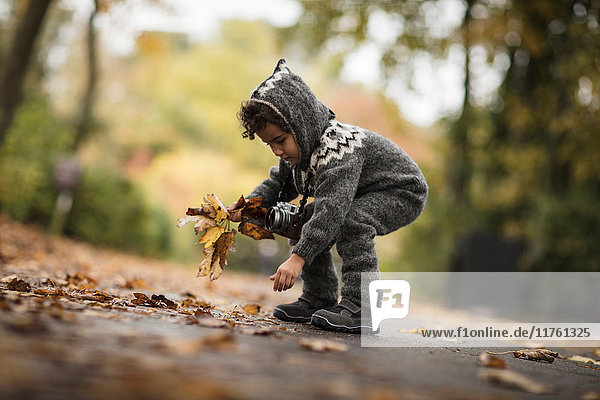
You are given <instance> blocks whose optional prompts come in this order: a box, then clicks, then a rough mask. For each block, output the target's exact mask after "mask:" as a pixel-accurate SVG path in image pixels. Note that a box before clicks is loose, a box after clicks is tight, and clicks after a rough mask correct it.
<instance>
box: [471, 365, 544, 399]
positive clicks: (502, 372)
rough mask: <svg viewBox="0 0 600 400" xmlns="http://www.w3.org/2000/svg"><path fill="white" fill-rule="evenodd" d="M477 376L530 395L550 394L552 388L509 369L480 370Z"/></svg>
mask: <svg viewBox="0 0 600 400" xmlns="http://www.w3.org/2000/svg"><path fill="white" fill-rule="evenodd" d="M477 376H478V377H480V378H482V379H487V380H489V381H492V382H494V383H498V384H501V385H505V386H508V387H513V388H517V389H520V390H523V391H525V392H529V393H535V394H544V393H550V392H551V391H552V390H551V389H550V387H548V386H546V385H544V384H541V383H539V382H536V381H534V380H532V379H530V378H527V377H526V376H524V375H521V374H518V373H516V372H514V371H510V370H507V369H483V368H482V369H480V370H479V371H478V373H477Z"/></svg>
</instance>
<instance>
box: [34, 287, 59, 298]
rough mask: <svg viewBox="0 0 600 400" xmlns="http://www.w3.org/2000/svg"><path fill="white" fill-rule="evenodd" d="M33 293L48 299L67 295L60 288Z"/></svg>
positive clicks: (39, 290) (37, 290)
mask: <svg viewBox="0 0 600 400" xmlns="http://www.w3.org/2000/svg"><path fill="white" fill-rule="evenodd" d="M33 293H35V294H39V295H42V296H48V297H62V296H65V295H66V293H65V291H64V290H62V289H59V288H55V289H53V290H49V289H35V290H34V291H33Z"/></svg>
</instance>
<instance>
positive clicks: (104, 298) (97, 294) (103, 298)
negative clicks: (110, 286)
mask: <svg viewBox="0 0 600 400" xmlns="http://www.w3.org/2000/svg"><path fill="white" fill-rule="evenodd" d="M73 295H74V296H75V297H77V298H79V299H81V300H90V301H97V302H100V303H108V302H110V301H112V300H113V299H116V296H113V295H111V294H108V293H104V292H101V291H99V290H82V291H80V292H76V293H74V294H73Z"/></svg>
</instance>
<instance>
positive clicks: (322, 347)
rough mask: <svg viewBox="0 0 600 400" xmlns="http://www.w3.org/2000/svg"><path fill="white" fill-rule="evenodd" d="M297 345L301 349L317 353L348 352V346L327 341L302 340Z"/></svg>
mask: <svg viewBox="0 0 600 400" xmlns="http://www.w3.org/2000/svg"><path fill="white" fill-rule="evenodd" d="M298 343H299V344H300V347H302V348H303V349H307V350H312V351H317V352H325V351H348V345H346V344H344V343H340V342H334V341H333V340H327V339H314V338H302V339H300V340H299V341H298Z"/></svg>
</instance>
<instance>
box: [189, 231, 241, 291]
mask: <svg viewBox="0 0 600 400" xmlns="http://www.w3.org/2000/svg"><path fill="white" fill-rule="evenodd" d="M211 229H212V228H211ZM235 234H236V231H235V229H232V230H231V232H224V233H222V234H221V235H220V236H219V238H218V239H217V240H216V241H215V243H214V247H205V248H204V260H202V262H201V263H200V267H199V268H198V275H197V276H207V275H208V276H209V278H210V280H211V281H214V280H215V279H218V278H219V277H220V276H221V275H222V274H223V268H224V267H225V265H227V254H228V253H229V252H230V251H234V250H235V247H234V244H235Z"/></svg>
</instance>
